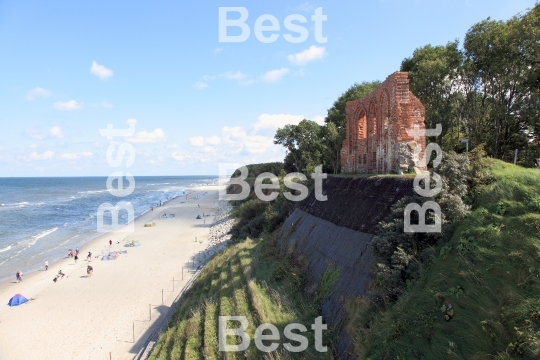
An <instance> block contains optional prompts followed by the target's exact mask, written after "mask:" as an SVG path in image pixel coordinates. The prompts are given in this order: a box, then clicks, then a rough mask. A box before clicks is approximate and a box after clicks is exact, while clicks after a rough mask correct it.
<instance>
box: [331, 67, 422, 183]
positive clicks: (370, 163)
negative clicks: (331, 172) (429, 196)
mask: <svg viewBox="0 0 540 360" xmlns="http://www.w3.org/2000/svg"><path fill="white" fill-rule="evenodd" d="M346 115H347V136H346V138H345V140H344V141H343V146H342V148H341V168H342V171H343V172H346V173H362V172H368V173H390V172H400V171H406V170H407V169H408V168H414V169H415V170H417V171H419V170H425V169H426V164H425V162H423V161H422V159H423V156H424V150H425V148H426V139H425V136H424V132H425V124H424V115H425V110H424V106H423V105H422V103H421V102H420V100H418V98H417V97H416V96H414V94H413V93H412V92H411V91H410V90H409V79H408V77H407V73H406V72H395V73H393V74H392V75H390V76H388V78H386V80H385V81H384V82H383V83H382V84H381V85H379V86H378V87H377V88H376V89H375V90H374V91H373V92H372V93H371V94H369V95H368V96H366V97H365V98H362V99H357V100H353V101H348V102H347V104H346ZM413 129H415V130H416V133H417V134H416V135H415V134H413V133H411V134H409V133H408V132H407V130H413Z"/></svg>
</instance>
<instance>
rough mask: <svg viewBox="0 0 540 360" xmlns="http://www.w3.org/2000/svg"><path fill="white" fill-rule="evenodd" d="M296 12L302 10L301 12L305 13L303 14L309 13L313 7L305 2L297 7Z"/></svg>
mask: <svg viewBox="0 0 540 360" xmlns="http://www.w3.org/2000/svg"><path fill="white" fill-rule="evenodd" d="M298 10H302V11H305V12H311V11H313V6H311V5H310V4H309V2H307V1H306V2H305V3H303V4H300V6H299V7H298Z"/></svg>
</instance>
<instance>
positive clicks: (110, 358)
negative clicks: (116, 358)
mask: <svg viewBox="0 0 540 360" xmlns="http://www.w3.org/2000/svg"><path fill="white" fill-rule="evenodd" d="M109 360H112V354H111V352H110V351H109Z"/></svg>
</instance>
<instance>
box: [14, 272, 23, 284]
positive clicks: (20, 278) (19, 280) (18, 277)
mask: <svg viewBox="0 0 540 360" xmlns="http://www.w3.org/2000/svg"><path fill="white" fill-rule="evenodd" d="M15 278H16V279H17V282H21V281H22V277H21V272H20V271H17V273H16V274H15Z"/></svg>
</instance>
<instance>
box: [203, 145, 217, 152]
mask: <svg viewBox="0 0 540 360" xmlns="http://www.w3.org/2000/svg"><path fill="white" fill-rule="evenodd" d="M202 151H204V152H205V153H208V154H215V153H216V149H215V148H214V147H212V146H204V147H203V148H202Z"/></svg>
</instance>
